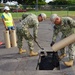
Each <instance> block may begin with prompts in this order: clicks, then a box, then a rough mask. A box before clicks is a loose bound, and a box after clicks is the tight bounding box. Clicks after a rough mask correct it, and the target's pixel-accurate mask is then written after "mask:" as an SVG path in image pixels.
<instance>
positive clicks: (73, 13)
mask: <svg viewBox="0 0 75 75" xmlns="http://www.w3.org/2000/svg"><path fill="white" fill-rule="evenodd" d="M24 13H34V14H36V15H38V14H40V13H45V14H46V15H47V17H50V15H51V14H53V13H54V14H58V15H59V16H75V11H29V12H19V13H17V12H15V13H12V16H13V18H14V19H15V18H16V19H19V18H21V16H22V14H24ZM1 14H2V13H0V16H1Z"/></svg>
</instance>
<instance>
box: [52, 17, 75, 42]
mask: <svg viewBox="0 0 75 75" xmlns="http://www.w3.org/2000/svg"><path fill="white" fill-rule="evenodd" d="M74 30H75V21H74V20H73V19H72V18H70V17H62V18H61V24H60V25H54V33H53V38H52V41H54V42H55V41H56V38H57V35H58V33H59V32H62V38H64V37H67V36H69V35H71V34H72V33H75V31H74Z"/></svg>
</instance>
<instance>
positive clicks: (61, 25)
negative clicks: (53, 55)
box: [50, 14, 75, 66]
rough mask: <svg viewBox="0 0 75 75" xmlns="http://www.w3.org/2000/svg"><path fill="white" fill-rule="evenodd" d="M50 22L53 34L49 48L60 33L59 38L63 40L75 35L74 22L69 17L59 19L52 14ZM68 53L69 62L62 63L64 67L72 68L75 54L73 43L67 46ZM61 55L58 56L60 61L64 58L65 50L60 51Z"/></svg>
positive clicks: (74, 44)
mask: <svg viewBox="0 0 75 75" xmlns="http://www.w3.org/2000/svg"><path fill="white" fill-rule="evenodd" d="M50 20H51V21H52V23H53V24H54V34H53V38H52V42H51V46H52V45H53V44H54V43H55V41H56V38H57V35H58V33H59V32H62V36H61V38H62V39H64V38H65V37H67V36H69V35H71V34H73V33H75V32H74V29H75V21H74V20H73V19H72V18H70V17H59V16H58V15H57V14H52V15H51V16H50ZM68 51H69V52H68V53H69V61H67V62H64V64H65V65H66V66H73V62H74V55H75V54H74V53H75V43H73V44H70V45H69V46H68ZM60 52H61V55H60V56H59V58H60V59H62V58H63V57H65V56H66V53H65V49H64V48H63V49H61V50H60Z"/></svg>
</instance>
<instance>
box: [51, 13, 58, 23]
mask: <svg viewBox="0 0 75 75" xmlns="http://www.w3.org/2000/svg"><path fill="white" fill-rule="evenodd" d="M56 18H59V16H58V15H57V14H52V15H51V16H50V20H51V21H52V22H54V21H55V19H56Z"/></svg>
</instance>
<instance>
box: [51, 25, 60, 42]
mask: <svg viewBox="0 0 75 75" xmlns="http://www.w3.org/2000/svg"><path fill="white" fill-rule="evenodd" d="M58 33H59V29H57V28H56V27H55V26H54V31H53V37H52V41H54V42H55V41H56V38H57V35H58Z"/></svg>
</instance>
